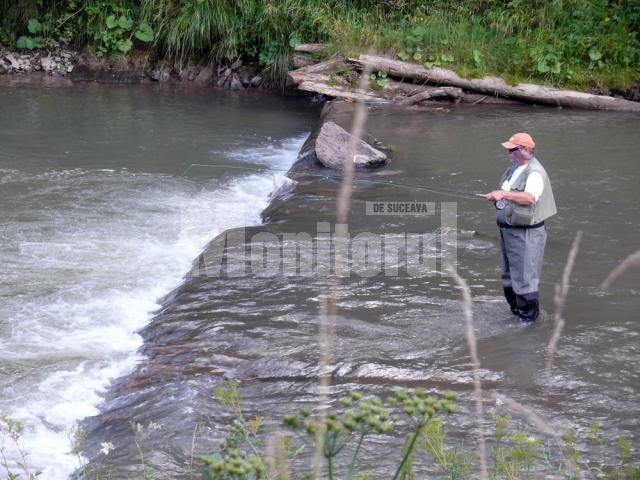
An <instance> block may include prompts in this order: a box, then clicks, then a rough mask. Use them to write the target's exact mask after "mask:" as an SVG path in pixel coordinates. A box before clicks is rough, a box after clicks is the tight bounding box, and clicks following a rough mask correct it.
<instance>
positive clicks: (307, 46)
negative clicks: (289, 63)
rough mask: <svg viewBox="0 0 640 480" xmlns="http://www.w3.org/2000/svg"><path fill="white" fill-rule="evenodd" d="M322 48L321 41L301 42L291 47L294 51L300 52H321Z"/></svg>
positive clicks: (323, 48)
mask: <svg viewBox="0 0 640 480" xmlns="http://www.w3.org/2000/svg"><path fill="white" fill-rule="evenodd" d="M324 50H325V47H324V44H323V43H301V44H299V45H296V46H295V47H293V51H294V52H300V53H322V52H324Z"/></svg>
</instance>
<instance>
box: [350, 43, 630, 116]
mask: <svg viewBox="0 0 640 480" xmlns="http://www.w3.org/2000/svg"><path fill="white" fill-rule="evenodd" d="M349 61H350V62H351V63H353V64H354V65H355V66H356V67H357V68H359V69H364V66H365V64H366V65H368V66H369V67H370V68H371V69H372V70H382V71H385V72H387V73H388V74H389V75H392V76H394V77H399V78H410V79H412V80H417V81H420V82H426V83H429V84H435V85H439V86H440V85H447V86H453V87H458V88H462V89H464V90H470V91H473V92H478V93H483V94H486V95H492V96H501V97H505V98H511V99H515V100H520V101H525V102H529V103H539V104H543V105H553V106H557V107H573V108H586V109H592V110H619V111H631V112H640V103H636V102H631V101H629V100H623V99H620V98H613V97H607V96H604V95H592V94H589V93H582V92H575V91H572V90H561V89H558V88H551V87H543V86H540V85H534V84H528V83H521V84H519V85H516V86H515V87H513V86H511V85H508V84H507V83H506V82H505V81H504V80H502V79H501V78H496V77H484V78H481V79H464V78H461V77H459V76H458V75H457V74H456V73H455V72H452V71H450V70H445V69H442V68H425V67H423V66H422V65H417V64H414V63H408V62H402V61H399V60H392V59H389V58H385V57H379V56H375V55H360V56H359V57H358V58H357V59H349Z"/></svg>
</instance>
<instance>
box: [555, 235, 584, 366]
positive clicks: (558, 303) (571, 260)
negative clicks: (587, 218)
mask: <svg viewBox="0 0 640 480" xmlns="http://www.w3.org/2000/svg"><path fill="white" fill-rule="evenodd" d="M581 239H582V231H581V230H578V231H577V232H576V236H575V238H574V239H573V245H571V250H570V251H569V256H568V257H567V263H566V264H565V266H564V272H563V273H562V279H561V281H560V283H559V284H558V285H556V293H555V296H554V298H553V301H554V304H555V312H554V314H553V323H554V325H555V327H554V330H553V335H551V338H550V339H549V345H547V367H546V371H547V373H549V372H550V371H551V368H552V367H553V358H554V356H555V354H556V350H557V348H558V342H559V341H560V335H561V334H562V329H563V328H564V318H563V316H562V311H563V310H564V305H565V302H566V300H567V295H568V294H569V280H570V278H571V272H572V270H573V266H574V265H575V261H576V256H577V255H578V249H579V248H580V240H581Z"/></svg>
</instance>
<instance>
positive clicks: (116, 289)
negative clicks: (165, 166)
mask: <svg viewBox="0 0 640 480" xmlns="http://www.w3.org/2000/svg"><path fill="white" fill-rule="evenodd" d="M303 141H304V138H303V137H296V138H292V139H286V140H284V141H281V142H276V141H271V142H268V143H267V144H265V145H263V146H261V147H257V148H249V149H243V150H239V151H235V152H231V153H228V155H229V156H230V157H231V158H234V159H239V160H243V161H246V162H250V163H251V164H259V165H264V166H266V167H268V168H267V170H266V171H265V172H261V173H256V174H251V175H244V176H241V177H240V178H237V177H236V178H235V179H233V180H231V181H227V182H224V183H223V182H220V181H216V180H212V181H211V182H209V183H207V184H206V185H205V186H204V187H203V186H202V185H201V184H200V185H198V184H196V183H194V182H193V181H191V180H189V179H184V178H173V177H169V176H161V175H149V174H135V173H132V172H129V171H127V170H104V169H103V170H81V169H74V170H73V171H68V172H61V171H54V172H48V173H47V174H38V176H37V178H34V176H29V175H25V174H18V172H11V175H7V176H5V177H4V178H3V180H4V181H5V182H7V183H11V182H14V183H16V182H31V184H33V182H36V184H37V185H38V188H37V189H36V190H33V189H32V190H30V189H29V188H24V193H23V194H21V195H22V196H21V197H20V198H16V199H15V202H16V203H17V204H18V203H19V204H20V205H21V209H19V211H17V213H16V217H15V218H13V219H9V224H8V225H9V227H8V228H7V229H4V230H2V232H0V240H2V245H3V247H0V258H2V259H3V260H6V262H5V263H6V264H7V265H8V269H7V271H8V276H7V278H8V279H9V282H7V284H5V285H6V286H5V287H3V289H2V291H0V294H1V295H2V296H5V298H8V299H9V302H7V304H6V305H4V306H2V307H0V327H2V326H3V324H5V325H4V326H5V328H6V325H7V324H8V326H9V328H8V330H9V332H8V335H4V334H3V335H2V337H0V339H2V340H0V363H2V364H5V365H9V372H10V373H9V374H10V375H11V377H12V378H11V381H10V382H9V385H8V386H7V388H5V389H3V392H2V393H0V405H2V410H3V412H4V413H7V414H9V416H11V417H12V418H14V419H17V420H20V421H21V422H23V424H24V425H25V431H24V436H23V443H24V447H25V449H26V450H27V451H29V452H31V453H30V455H29V457H28V458H29V462H30V463H31V464H32V466H33V467H35V468H37V469H39V470H42V472H43V474H42V477H41V478H44V479H62V478H67V477H68V476H69V475H70V474H71V473H72V472H73V470H74V469H75V468H77V467H78V466H79V464H78V459H77V458H76V457H75V456H74V455H73V454H72V453H71V448H72V441H71V439H70V436H71V435H70V432H71V431H72V430H73V429H74V426H75V425H76V424H77V422H78V421H80V420H81V419H82V418H84V417H87V416H92V415H96V414H98V413H99V411H98V405H99V403H100V401H101V394H102V393H103V392H104V391H105V389H106V388H107V387H108V385H109V383H110V382H111V381H112V380H113V379H114V378H117V377H119V376H122V375H124V374H126V373H127V372H130V371H131V370H132V369H133V368H134V366H135V364H136V362H137V361H138V357H137V354H136V350H137V349H138V347H140V345H141V338H140V337H139V335H137V334H136V330H138V329H140V328H141V327H143V326H144V325H146V324H147V323H148V322H149V320H150V318H151V316H152V312H153V311H154V310H155V309H157V308H158V304H157V299H158V298H159V297H161V296H162V295H163V294H165V293H166V292H168V291H169V290H170V289H171V288H173V287H175V286H176V285H177V284H178V283H179V282H180V281H181V279H182V276H183V275H184V273H185V272H186V271H188V269H189V266H190V265H191V262H192V260H193V258H194V257H195V256H196V255H197V254H198V253H199V252H200V251H201V249H202V248H203V247H204V245H205V244H206V243H207V242H208V241H209V240H210V239H211V238H213V237H214V236H215V235H217V234H218V233H220V232H221V231H223V230H225V229H227V228H231V227H237V226H243V225H251V224H257V223H259V221H260V216H259V215H260V212H261V211H262V209H264V207H266V203H267V200H268V195H269V193H270V191H271V190H272V188H273V180H272V174H273V172H274V171H279V170H282V169H285V168H288V167H289V166H290V165H291V164H292V163H293V162H294V160H295V158H296V155H297V152H298V151H299V149H300V147H301V146H302V143H303ZM217 174H218V172H215V171H211V172H210V175H211V177H215V176H216V175H217ZM232 174H235V175H237V174H238V172H237V171H235V172H232ZM44 192H46V193H47V194H46V200H47V202H48V203H47V204H43V203H42V202H43V200H44V199H45V194H44ZM25 215H26V216H28V215H33V216H34V217H35V218H37V221H33V222H31V223H20V219H21V218H23V217H24V216H25ZM12 220H13V221H12ZM0 333H2V332H0ZM4 374H5V372H3V371H2V370H0V378H2V377H3V375H4ZM107 440H108V439H105V441H107ZM9 453H11V452H9Z"/></svg>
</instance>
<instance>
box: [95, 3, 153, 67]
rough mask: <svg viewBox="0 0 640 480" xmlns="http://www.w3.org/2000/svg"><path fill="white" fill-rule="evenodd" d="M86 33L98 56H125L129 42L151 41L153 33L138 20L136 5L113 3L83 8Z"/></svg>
mask: <svg viewBox="0 0 640 480" xmlns="http://www.w3.org/2000/svg"><path fill="white" fill-rule="evenodd" d="M86 22H87V32H88V33H89V34H90V35H91V36H92V38H93V40H94V42H95V49H96V52H97V53H98V56H105V55H113V54H125V53H128V52H129V51H130V50H131V49H132V48H133V41H134V39H137V40H138V41H139V42H141V43H149V42H151V41H153V38H154V32H153V29H152V28H151V27H150V26H149V25H148V24H147V23H146V22H144V21H141V20H140V11H139V8H138V6H137V4H136V3H134V2H128V1H117V0H97V1H94V2H93V3H91V4H90V5H88V6H87V7H86Z"/></svg>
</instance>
